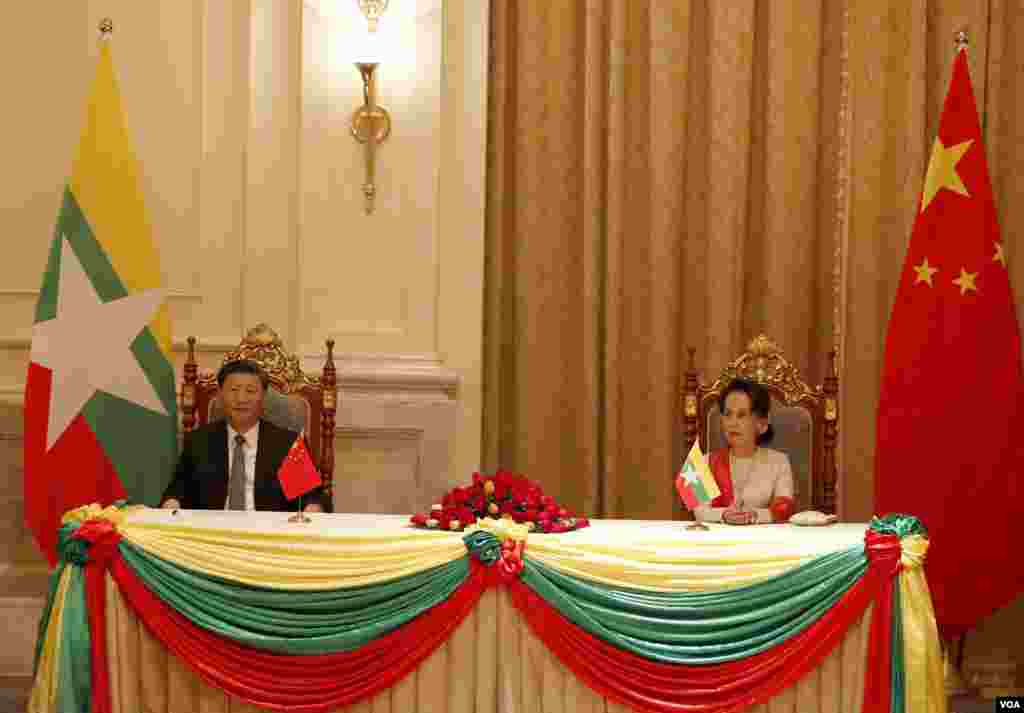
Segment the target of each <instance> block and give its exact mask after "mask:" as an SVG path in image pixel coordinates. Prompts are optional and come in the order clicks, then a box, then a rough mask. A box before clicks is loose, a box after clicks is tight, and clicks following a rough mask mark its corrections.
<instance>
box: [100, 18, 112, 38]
mask: <svg viewBox="0 0 1024 713" xmlns="http://www.w3.org/2000/svg"><path fill="white" fill-rule="evenodd" d="M97 29H98V30H99V31H100V39H101V40H106V39H110V36H111V35H112V34H114V21H113V20H111V19H110V18H109V17H104V18H103V19H102V20H100V24H99V27H98V28H97Z"/></svg>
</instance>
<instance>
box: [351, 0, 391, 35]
mask: <svg viewBox="0 0 1024 713" xmlns="http://www.w3.org/2000/svg"><path fill="white" fill-rule="evenodd" d="M356 2H357V3H359V9H360V10H362V11H363V15H364V16H365V17H366V24H367V26H368V28H369V30H370V32H376V31H377V20H379V19H380V16H381V15H383V14H384V11H385V10H387V9H388V0H356Z"/></svg>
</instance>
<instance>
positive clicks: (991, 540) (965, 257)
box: [875, 50, 1024, 636]
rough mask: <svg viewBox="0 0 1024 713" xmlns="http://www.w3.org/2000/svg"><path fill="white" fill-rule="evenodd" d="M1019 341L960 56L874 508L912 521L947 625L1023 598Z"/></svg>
mask: <svg viewBox="0 0 1024 713" xmlns="http://www.w3.org/2000/svg"><path fill="white" fill-rule="evenodd" d="M1022 405H1024V380H1022V377H1021V349H1020V335H1019V332H1018V330H1017V318H1016V315H1015V313H1014V301H1013V294H1012V292H1011V290H1010V283H1009V280H1008V278H1007V272H1006V258H1005V248H1004V245H1003V243H1002V242H1001V240H1000V236H999V225H998V223H997V222H996V211H995V204H994V202H993V198H992V185H991V183H990V181H989V175H988V168H987V165H986V160H985V147H984V146H983V144H982V140H981V129H980V125H979V122H978V112H977V108H976V105H975V100H974V92H973V90H972V89H971V80H970V75H969V73H968V69H967V55H966V50H960V51H959V53H958V54H957V57H956V62H955V64H954V67H953V80H952V82H951V84H950V87H949V94H948V95H947V96H946V103H945V106H944V107H943V110H942V118H941V121H940V124H939V136H938V138H936V139H935V143H934V145H933V147H932V154H931V160H930V162H929V164H928V173H927V176H926V177H925V182H924V190H923V191H922V192H921V200H920V203H919V204H918V205H917V218H916V220H915V222H914V232H913V234H912V235H911V238H910V246H909V248H908V249H907V256H906V260H905V262H904V265H903V272H902V275H901V277H900V283H899V288H898V290H897V293H896V303H895V305H894V307H893V312H892V316H891V318H890V320H889V331H888V335H887V337H886V349H885V367H884V372H883V375H882V389H881V395H880V402H879V407H878V424H877V426H878V440H877V448H878V450H877V456H876V464H875V511H876V512H877V513H879V514H884V513H888V512H905V513H908V514H912V515H916V516H918V517H919V518H920V519H921V520H922V522H923V523H924V525H925V527H927V529H928V532H929V536H930V539H931V548H930V549H929V551H928V557H927V562H926V572H927V574H928V581H929V584H930V586H931V589H932V595H933V597H934V602H935V612H936V617H937V619H938V623H939V627H940V629H941V630H942V633H943V634H944V635H946V636H955V635H957V634H960V633H962V632H964V631H966V630H967V629H969V628H971V627H973V626H974V625H975V624H977V623H978V621H979V620H980V619H981V618H983V617H985V616H986V615H988V614H990V613H992V612H993V611H994V610H995V609H997V608H999V607H1001V606H1003V605H1005V604H1007V603H1008V602H1009V601H1010V600H1011V599H1013V598H1014V597H1015V596H1016V595H1018V594H1020V593H1021V592H1022V591H1024V557H1022V556H1021V547H1022V545H1024V492H1022V490H1021V488H1020V487H1019V485H1018V483H1019V482H1020V478H1021V475H1022V473H1024V421H1022V420H1021V419H1022V418H1024V409H1022Z"/></svg>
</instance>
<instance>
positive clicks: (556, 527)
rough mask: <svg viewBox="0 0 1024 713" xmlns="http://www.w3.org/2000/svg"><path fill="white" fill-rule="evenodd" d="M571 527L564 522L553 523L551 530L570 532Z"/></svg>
mask: <svg viewBox="0 0 1024 713" xmlns="http://www.w3.org/2000/svg"><path fill="white" fill-rule="evenodd" d="M568 531H569V527H568V526H567V525H566V524H565V523H563V522H554V523H551V532H568Z"/></svg>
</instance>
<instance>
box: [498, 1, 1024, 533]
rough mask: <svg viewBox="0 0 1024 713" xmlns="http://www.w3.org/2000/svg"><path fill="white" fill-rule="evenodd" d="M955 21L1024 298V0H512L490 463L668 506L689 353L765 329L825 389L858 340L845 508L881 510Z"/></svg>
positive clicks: (609, 503) (504, 7) (591, 501)
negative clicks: (882, 442) (883, 462)
mask: <svg viewBox="0 0 1024 713" xmlns="http://www.w3.org/2000/svg"><path fill="white" fill-rule="evenodd" d="M961 28H965V29H967V31H968V32H969V36H970V64H971V71H972V79H973V82H974V87H975V91H976V92H977V96H978V101H979V106H980V109H981V111H982V112H983V122H984V126H985V141H986V143H987V148H988V155H989V161H990V169H991V172H992V175H993V181H994V185H995V191H996V196H997V201H998V204H999V208H1000V211H1001V212H1000V218H1001V223H1002V225H1003V236H1004V240H1005V241H1006V243H1007V252H1008V254H1009V267H1010V272H1011V280H1012V281H1013V283H1014V285H1015V286H1016V290H1017V293H1018V294H1020V293H1021V290H1024V257H1022V256H1021V254H1020V253H1021V251H1019V250H1017V249H1016V247H1015V243H1016V240H1017V237H1018V235H1017V234H1018V232H1019V231H1018V230H1017V229H1016V226H1019V225H1021V223H1022V219H1024V200H1022V198H1024V184H1022V182H1021V181H1020V180H1019V175H1020V174H1021V173H1022V172H1024V147H1022V146H1024V141H1022V139H1024V71H1022V70H1024V67H1022V63H1024V51H1022V50H1021V49H1019V48H1018V43H1017V42H1016V39H1017V38H1019V37H1020V35H1021V34H1022V32H1024V6H1021V4H1020V3H1014V2H1010V1H1009V0H972V1H968V0H960V1H956V0H878V2H871V3H855V2H851V1H850V0H845V2H831V1H830V0H793V1H792V2H752V1H750V2H710V1H708V0H702V1H698V0H690V1H687V0H673V1H670V2H660V3H655V2H650V0H578V1H577V2H560V3H522V2H519V3H516V2H511V0H494V2H493V3H492V37H491V41H492V48H491V49H492V58H491V62H492V67H491V76H490V87H491V89H490V91H491V97H490V116H489V122H490V129H489V131H490V136H489V141H488V151H489V155H488V205H487V221H488V222H487V266H486V299H487V303H486V324H485V401H486V404H485V424H484V454H485V464H484V465H485V466H486V467H489V468H495V467H499V466H503V467H507V468H513V469H517V470H520V471H523V472H526V473H528V474H529V475H530V476H531V477H534V478H537V479H539V480H541V481H542V482H543V483H544V485H545V487H546V488H547V489H548V490H550V491H551V492H552V493H553V494H555V495H556V496H558V497H559V498H560V499H562V500H564V501H565V502H567V503H569V504H570V505H571V506H572V507H576V508H580V509H582V510H583V511H585V512H587V513H588V514H595V515H602V516H607V517H629V518H669V517H672V516H673V514H674V512H676V511H675V510H674V508H676V505H675V497H674V496H673V493H672V490H671V476H672V474H673V471H674V470H675V469H676V468H677V466H678V464H679V461H680V458H681V456H682V454H681V453H680V443H679V441H680V439H679V435H678V434H679V431H680V421H681V412H680V400H679V390H680V383H681V374H682V372H683V371H684V370H685V368H686V363H685V355H686V347H687V346H688V345H692V346H694V347H696V349H697V360H698V366H699V367H700V368H702V369H703V370H704V374H705V377H711V376H713V375H715V374H716V373H717V371H718V370H719V369H721V368H722V366H724V365H725V364H726V363H727V362H728V361H729V360H731V359H732V358H734V357H735V356H736V355H738V354H739V353H740V351H741V350H742V348H743V347H744V346H745V344H746V342H747V341H748V340H749V339H750V338H751V337H752V336H755V335H756V334H758V333H761V332H763V333H766V334H768V335H770V336H771V337H773V338H774V339H775V340H776V341H777V342H778V343H779V345H780V346H781V347H782V348H783V350H784V351H785V353H786V354H787V355H788V356H789V358H791V359H792V360H793V361H794V362H795V364H796V365H797V366H798V367H799V368H800V369H801V371H802V372H803V373H804V374H805V375H806V376H807V378H808V380H809V381H811V382H812V383H818V382H820V380H821V378H822V376H823V371H824V368H825V365H826V354H827V352H828V350H829V349H830V348H831V347H832V346H833V345H834V344H839V345H840V346H841V378H842V382H841V383H842V396H843V401H842V404H841V412H840V418H841V421H840V434H841V443H840V445H841V454H840V460H841V474H840V495H839V497H840V508H841V511H842V514H843V515H844V516H845V517H847V518H849V519H855V520H866V519H867V518H869V517H870V515H871V514H872V511H871V502H872V489H873V483H872V463H873V458H874V413H875V408H876V404H877V393H878V384H879V374H880V369H881V365H882V355H883V349H884V335H885V329H886V323H887V321H888V316H889V311H890V309H891V304H892V299H893V295H894V294H895V288H896V283H897V279H898V275H899V272H900V269H901V267H902V261H903V254H904V250H905V247H906V244H907V240H908V239H909V235H910V227H911V224H912V219H913V214H914V204H915V201H916V198H917V195H918V192H919V191H920V189H921V182H922V179H923V174H924V169H925V166H926V162H927V158H928V155H929V147H930V146H931V142H932V141H933V140H934V136H935V130H936V125H937V122H938V117H939V111H940V109H941V104H942V100H943V98H944V96H945V92H946V88H947V86H948V82H949V73H950V67H951V65H952V61H953V57H954V42H953V36H954V31H955V30H957V29H961ZM840 268H841V269H840ZM1022 316H1024V312H1022Z"/></svg>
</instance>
